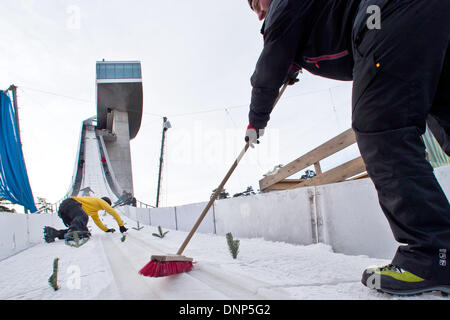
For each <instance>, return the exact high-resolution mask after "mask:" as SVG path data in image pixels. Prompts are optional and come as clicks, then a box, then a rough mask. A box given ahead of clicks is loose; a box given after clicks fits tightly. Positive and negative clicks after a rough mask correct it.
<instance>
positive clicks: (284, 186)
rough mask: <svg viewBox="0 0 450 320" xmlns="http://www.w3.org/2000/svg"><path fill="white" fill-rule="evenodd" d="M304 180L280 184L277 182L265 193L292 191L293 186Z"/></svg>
mask: <svg viewBox="0 0 450 320" xmlns="http://www.w3.org/2000/svg"><path fill="white" fill-rule="evenodd" d="M302 181H304V180H302V179H285V180H282V181H280V182H277V183H275V184H273V185H271V186H270V187H269V188H267V189H266V190H264V191H274V190H287V189H290V188H291V187H292V186H294V185H297V184H299V183H300V182H302Z"/></svg>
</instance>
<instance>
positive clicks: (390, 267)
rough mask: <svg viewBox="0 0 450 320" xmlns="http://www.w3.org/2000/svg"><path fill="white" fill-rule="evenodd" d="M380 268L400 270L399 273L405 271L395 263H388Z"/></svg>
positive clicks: (383, 269) (382, 269)
mask: <svg viewBox="0 0 450 320" xmlns="http://www.w3.org/2000/svg"><path fill="white" fill-rule="evenodd" d="M380 270H381V271H386V270H389V271H394V272H398V273H403V272H405V271H404V270H403V269H402V268H400V267H398V266H396V265H393V264H388V265H386V266H384V267H381V268H380Z"/></svg>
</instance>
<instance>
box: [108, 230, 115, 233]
mask: <svg viewBox="0 0 450 320" xmlns="http://www.w3.org/2000/svg"><path fill="white" fill-rule="evenodd" d="M106 232H109V233H114V232H116V229H108V230H107V231H106Z"/></svg>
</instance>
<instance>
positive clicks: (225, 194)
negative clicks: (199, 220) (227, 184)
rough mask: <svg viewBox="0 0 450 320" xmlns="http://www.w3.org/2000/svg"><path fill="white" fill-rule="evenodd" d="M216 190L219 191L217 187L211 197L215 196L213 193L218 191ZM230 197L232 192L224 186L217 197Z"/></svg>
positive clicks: (219, 198)
mask: <svg viewBox="0 0 450 320" xmlns="http://www.w3.org/2000/svg"><path fill="white" fill-rule="evenodd" d="M216 191H217V188H216V189H214V190H213V191H212V194H211V197H210V198H212V197H213V195H214V193H216ZM229 197H230V194H229V193H228V192H226V190H225V188H224V189H222V191H220V193H219V195H218V196H217V199H218V200H221V199H228V198H229Z"/></svg>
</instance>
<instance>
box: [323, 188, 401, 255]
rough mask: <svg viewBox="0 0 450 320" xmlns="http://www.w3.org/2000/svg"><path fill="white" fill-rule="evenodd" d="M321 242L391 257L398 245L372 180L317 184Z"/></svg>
mask: <svg viewBox="0 0 450 320" xmlns="http://www.w3.org/2000/svg"><path fill="white" fill-rule="evenodd" d="M316 190H317V194H316V197H317V199H318V206H319V208H318V210H317V212H318V214H319V217H318V219H319V221H322V223H321V227H322V228H321V229H322V233H323V237H322V241H321V242H324V243H327V244H330V245H331V246H332V247H333V249H334V250H335V251H336V252H340V253H344V254H349V255H368V256H370V257H377V258H392V257H393V256H394V254H395V251H396V249H397V247H398V245H399V244H398V243H397V242H396V241H395V239H394V236H393V235H392V232H391V229H390V227H389V224H388V222H387V220H386V219H385V217H384V214H383V211H382V210H381V208H380V205H379V204H378V197H377V193H376V190H375V186H374V185H373V183H372V180H370V179H362V180H357V181H351V182H342V183H337V184H330V185H325V186H320V187H317V189H316Z"/></svg>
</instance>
